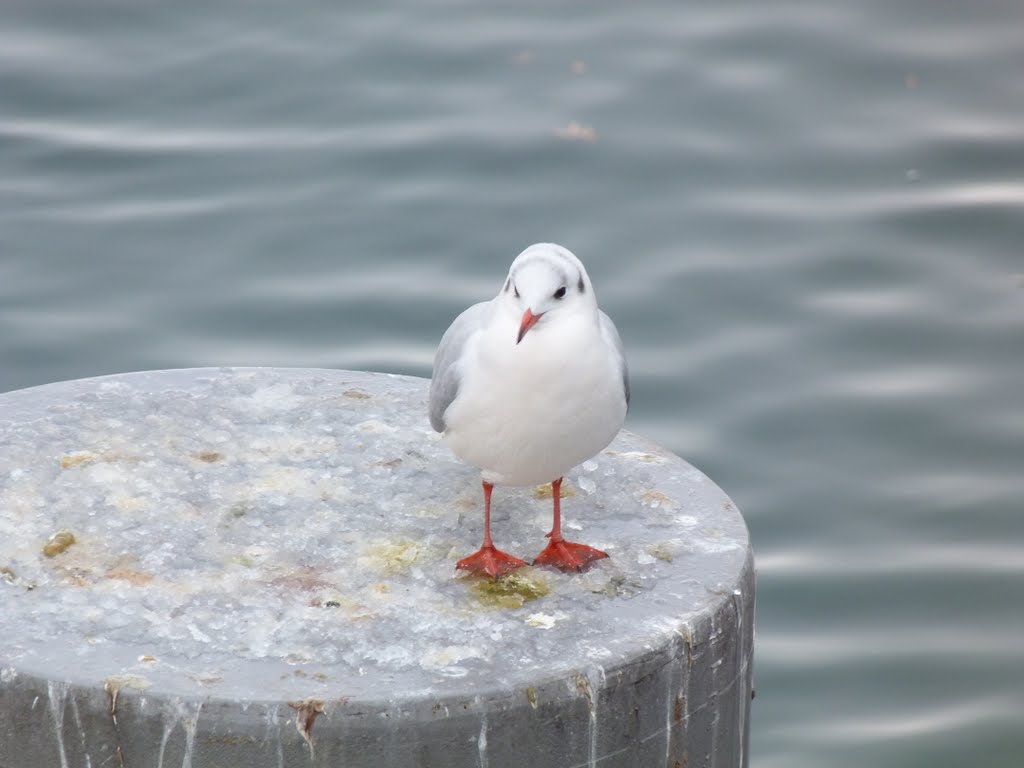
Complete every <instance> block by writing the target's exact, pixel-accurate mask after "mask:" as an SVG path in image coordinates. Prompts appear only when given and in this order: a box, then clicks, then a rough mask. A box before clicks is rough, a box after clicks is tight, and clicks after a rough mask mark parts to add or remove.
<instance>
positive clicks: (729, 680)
mask: <svg viewBox="0 0 1024 768" xmlns="http://www.w3.org/2000/svg"><path fill="white" fill-rule="evenodd" d="M426 395H427V381H426V380H423V379H416V378H411V377H400V376H390V375H385V374H368V373H358V372H350V371H326V370H293V369H197V370H181V371H158V372H151V373H138V374H127V375H120V376H110V377H104V378H97V379H88V380H80V381H72V382H63V383H59V384H52V385H48V386H43V387H36V388H33V389H28V390H21V391H18V392H10V393H6V394H2V395H0V600H2V606H3V609H2V632H3V639H2V642H0V766H2V768H20V766H23V765H25V766H28V765H33V766H34V765H54V766H58V765H59V766H62V767H63V766H69V765H72V766H77V765H82V766H89V768H92V766H97V767H98V766H101V765H122V764H123V765H126V766H136V765H140V766H148V765H153V766H161V768H162V766H170V765H175V766H176V765H182V766H197V767H198V766H235V765H239V766H241V765H246V766H248V767H249V768H254V767H256V766H263V765H267V766H284V765H298V764H301V765H307V764H309V765H325V766H326V765H344V766H364V765H365V766H391V765H395V766H397V765H423V766H433V765H438V766H453V767H455V768H459V767H461V766H505V765H509V766H511V765H517V766H521V765H523V764H532V766H534V768H540V767H541V766H549V765H550V766H560V768H565V767H566V766H572V765H580V766H586V765H599V766H619V765H622V766H627V765H629V766H634V765H668V766H675V765H716V766H717V765H721V766H727V765H728V766H734V765H739V764H745V763H746V742H747V739H748V735H747V734H748V711H749V701H750V674H751V655H752V635H753V627H752V620H753V586H754V585H753V578H754V577H753V561H752V556H751V550H750V545H749V541H748V536H747V531H746V527H745V525H744V523H743V520H742V518H741V516H740V514H739V512H738V511H737V510H736V509H735V508H734V507H733V505H732V503H731V502H730V501H729V499H728V498H727V497H726V496H725V495H724V494H723V493H722V491H721V490H720V489H719V488H717V487H716V486H715V485H714V484H713V483H712V482H711V481H709V480H708V479H707V478H706V477H705V476H704V475H702V474H701V473H700V472H698V471H697V470H696V469H694V468H693V467H691V466H690V465H689V464H687V463H686V462H684V461H682V460H681V459H679V458H678V457H676V456H674V455H672V454H670V453H668V452H666V451H665V450H663V449H661V448H659V447H658V446H656V445H653V444H651V443H650V442H648V441H646V440H644V439H642V438H639V437H637V436H635V435H632V434H629V433H627V432H623V433H622V434H621V435H620V436H619V438H617V439H616V441H615V442H614V443H613V444H612V445H611V446H609V448H608V449H607V450H606V451H604V452H603V453H601V454H600V455H598V456H597V457H595V458H594V459H593V460H591V461H588V462H586V463H585V464H583V465H582V466H580V467H578V468H577V469H575V470H574V471H573V472H571V473H570V474H569V475H568V476H567V478H566V483H565V485H564V486H563V490H565V491H566V493H565V499H564V502H563V517H564V525H565V533H566V536H567V538H570V539H574V540H579V541H583V542H586V543H588V544H591V545H594V546H596V547H599V548H601V549H604V550H605V551H607V552H608V554H609V555H610V558H609V559H608V560H603V561H599V562H598V563H596V564H595V565H593V566H592V567H591V568H590V569H589V570H588V571H587V572H585V573H583V574H563V573H560V572H558V571H555V570H551V569H547V568H533V567H528V568H525V569H522V570H521V571H519V572H517V573H516V574H515V575H514V576H513V577H511V578H509V579H506V580H505V581H503V582H500V583H498V584H495V583H493V582H490V581H487V580H482V579H479V578H477V577H468V576H465V575H460V574H456V572H455V570H454V565H455V562H456V560H457V559H458V558H460V557H462V556H465V555H466V554H469V553H471V552H473V551H474V550H475V549H476V548H477V547H478V546H479V543H480V536H481V528H482V506H481V504H482V494H481V491H480V484H479V476H478V473H477V471H476V470H475V469H474V468H472V467H469V466H467V465H464V464H462V463H461V462H459V461H458V460H457V459H456V458H455V457H454V456H453V455H452V454H451V453H450V451H448V449H447V448H446V447H445V445H444V443H443V442H442V440H441V439H440V437H439V436H438V435H436V434H435V433H434V432H433V431H432V430H431V429H430V426H429V424H428V422H427V417H426ZM545 490H546V489H543V488H541V489H538V488H501V487H499V488H497V489H496V490H495V494H494V524H493V525H494V536H495V540H496V543H497V544H498V546H499V547H501V548H502V549H504V550H506V551H508V552H510V553H512V554H515V555H518V556H520V557H523V558H525V559H527V560H529V559H530V558H532V557H533V556H535V555H536V554H537V553H539V552H540V550H541V549H542V548H543V546H544V544H545V543H546V540H545V538H544V534H545V533H546V532H547V530H548V529H549V528H550V523H551V519H550V516H551V501H550V493H549V492H547V494H545ZM61 532H63V534H62V536H63V538H60V537H58V538H56V539H54V538H53V537H54V536H55V535H56V534H59V533H61ZM68 534H70V536H69V535H68ZM72 537H73V543H68V542H69V541H70V539H71V538H72ZM44 550H45V552H44ZM29 755H31V756H32V757H31V760H30V759H29V757H28V756H29Z"/></svg>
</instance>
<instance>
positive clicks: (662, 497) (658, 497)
mask: <svg viewBox="0 0 1024 768" xmlns="http://www.w3.org/2000/svg"><path fill="white" fill-rule="evenodd" d="M640 502H641V503H642V504H644V505H645V506H648V507H654V508H655V509H657V508H659V507H661V508H663V509H675V508H676V507H678V506H679V502H678V501H676V500H675V499H673V498H672V497H671V496H668V495H666V494H664V493H662V492H661V491H655V490H654V489H651V488H649V489H647V490H646V491H644V492H643V493H642V494H640Z"/></svg>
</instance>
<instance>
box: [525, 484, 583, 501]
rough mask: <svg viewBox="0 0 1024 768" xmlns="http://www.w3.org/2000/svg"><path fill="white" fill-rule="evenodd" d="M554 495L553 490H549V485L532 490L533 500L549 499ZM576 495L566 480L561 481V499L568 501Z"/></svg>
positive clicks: (573, 488) (571, 485)
mask: <svg viewBox="0 0 1024 768" xmlns="http://www.w3.org/2000/svg"><path fill="white" fill-rule="evenodd" d="M554 495H555V492H554V490H552V488H551V483H547V484H545V485H538V486H537V487H536V488H534V490H533V498H535V499H550V498H552V497H553V496H554ZM575 495H576V488H575V486H573V484H572V483H570V482H569V481H568V480H563V481H562V498H563V499H568V498H570V497H572V496H575Z"/></svg>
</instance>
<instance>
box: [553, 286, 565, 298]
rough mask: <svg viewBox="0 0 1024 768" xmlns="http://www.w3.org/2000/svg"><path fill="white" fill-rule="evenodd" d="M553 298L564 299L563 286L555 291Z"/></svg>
mask: <svg viewBox="0 0 1024 768" xmlns="http://www.w3.org/2000/svg"><path fill="white" fill-rule="evenodd" d="M555 298H556V299H564V298H565V286H564V285H563V286H562V287H561V288H559V289H558V290H557V291H555Z"/></svg>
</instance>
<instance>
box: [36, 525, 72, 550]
mask: <svg viewBox="0 0 1024 768" xmlns="http://www.w3.org/2000/svg"><path fill="white" fill-rule="evenodd" d="M74 543H75V534H73V533H72V532H71V531H69V530H68V529H67V528H64V529H63V530H60V531H57V532H56V533H55V534H53V536H51V537H50V538H49V540H47V542H46V543H45V544H44V545H43V554H44V555H46V556H47V557H56V556H57V555H59V554H60V553H61V552H63V551H65V550H66V549H67V548H68V547H70V546H71V545H72V544H74Z"/></svg>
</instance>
